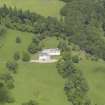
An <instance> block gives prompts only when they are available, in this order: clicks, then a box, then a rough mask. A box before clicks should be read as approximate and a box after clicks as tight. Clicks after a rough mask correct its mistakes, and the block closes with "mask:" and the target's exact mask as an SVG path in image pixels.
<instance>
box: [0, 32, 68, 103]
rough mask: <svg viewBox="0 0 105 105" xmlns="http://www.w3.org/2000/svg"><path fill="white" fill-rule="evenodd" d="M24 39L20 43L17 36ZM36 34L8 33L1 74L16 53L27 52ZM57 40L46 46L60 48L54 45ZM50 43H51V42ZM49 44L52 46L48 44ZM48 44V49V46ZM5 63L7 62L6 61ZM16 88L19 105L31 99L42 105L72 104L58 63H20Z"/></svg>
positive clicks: (1, 52)
mask: <svg viewBox="0 0 105 105" xmlns="http://www.w3.org/2000/svg"><path fill="white" fill-rule="evenodd" d="M17 36H19V37H20V38H21V43H20V44H17V43H16V37H17ZM32 36H33V34H29V33H25V32H20V31H13V30H8V31H7V33H6V34H5V38H4V40H3V42H2V47H1V48H0V59H1V64H0V73H1V74H2V73H3V72H6V71H7V70H6V67H5V63H6V61H8V60H12V59H13V54H14V52H15V51H19V52H21V53H22V52H23V51H26V50H27V46H28V45H29V43H30V42H31V41H32ZM53 41H56V42H57V39H56V38H55V37H54V38H51V39H50V38H48V39H45V41H43V43H44V42H46V43H45V47H56V45H57V44H54V45H53V44H52V42H53ZM49 42H50V43H49ZM48 43H49V44H48ZM47 45H48V46H47ZM2 61H3V62H2ZM14 78H15V88H14V89H13V91H12V95H13V97H14V98H15V99H16V100H15V103H13V104H9V105H21V104H22V103H23V102H27V100H30V99H33V100H34V99H35V100H37V101H38V102H39V103H40V105H49V104H50V105H69V103H68V101H67V99H66V96H65V93H64V90H63V86H64V80H63V79H62V77H60V75H59V74H58V73H57V70H56V64H35V63H32V64H31V63H29V62H28V63H23V62H19V68H18V72H17V74H15V75H14Z"/></svg>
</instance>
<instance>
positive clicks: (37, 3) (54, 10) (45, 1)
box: [0, 0, 64, 17]
mask: <svg viewBox="0 0 105 105" xmlns="http://www.w3.org/2000/svg"><path fill="white" fill-rule="evenodd" d="M3 4H7V5H8V6H12V7H14V6H16V7H17V8H19V9H21V8H22V9H23V10H27V9H29V10H31V11H33V12H36V13H39V14H41V15H44V16H53V17H59V10H60V9H61V8H62V6H63V5H64V4H63V2H60V1H59V0H0V5H1V6H2V5H3Z"/></svg>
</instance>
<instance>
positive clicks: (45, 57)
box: [39, 53, 51, 61]
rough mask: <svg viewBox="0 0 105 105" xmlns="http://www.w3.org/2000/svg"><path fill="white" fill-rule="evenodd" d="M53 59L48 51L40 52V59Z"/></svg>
mask: <svg viewBox="0 0 105 105" xmlns="http://www.w3.org/2000/svg"><path fill="white" fill-rule="evenodd" d="M49 60H51V56H50V55H49V54H47V53H40V54H39V61H49Z"/></svg>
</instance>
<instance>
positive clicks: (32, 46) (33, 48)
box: [28, 43, 41, 54]
mask: <svg viewBox="0 0 105 105" xmlns="http://www.w3.org/2000/svg"><path fill="white" fill-rule="evenodd" d="M40 49H41V47H40V46H39V45H37V44H36V43H31V44H30V45H29V47H28V51H29V52H30V53H31V54H34V53H37V52H38V51H39V50H40Z"/></svg>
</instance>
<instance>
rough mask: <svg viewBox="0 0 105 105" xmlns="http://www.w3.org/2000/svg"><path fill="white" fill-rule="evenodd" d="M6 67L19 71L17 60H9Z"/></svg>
mask: <svg viewBox="0 0 105 105" xmlns="http://www.w3.org/2000/svg"><path fill="white" fill-rule="evenodd" d="M6 67H7V68H8V70H9V71H12V72H13V73H16V72H17V68H18V64H17V63H16V62H15V61H8V62H7V63H6Z"/></svg>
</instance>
